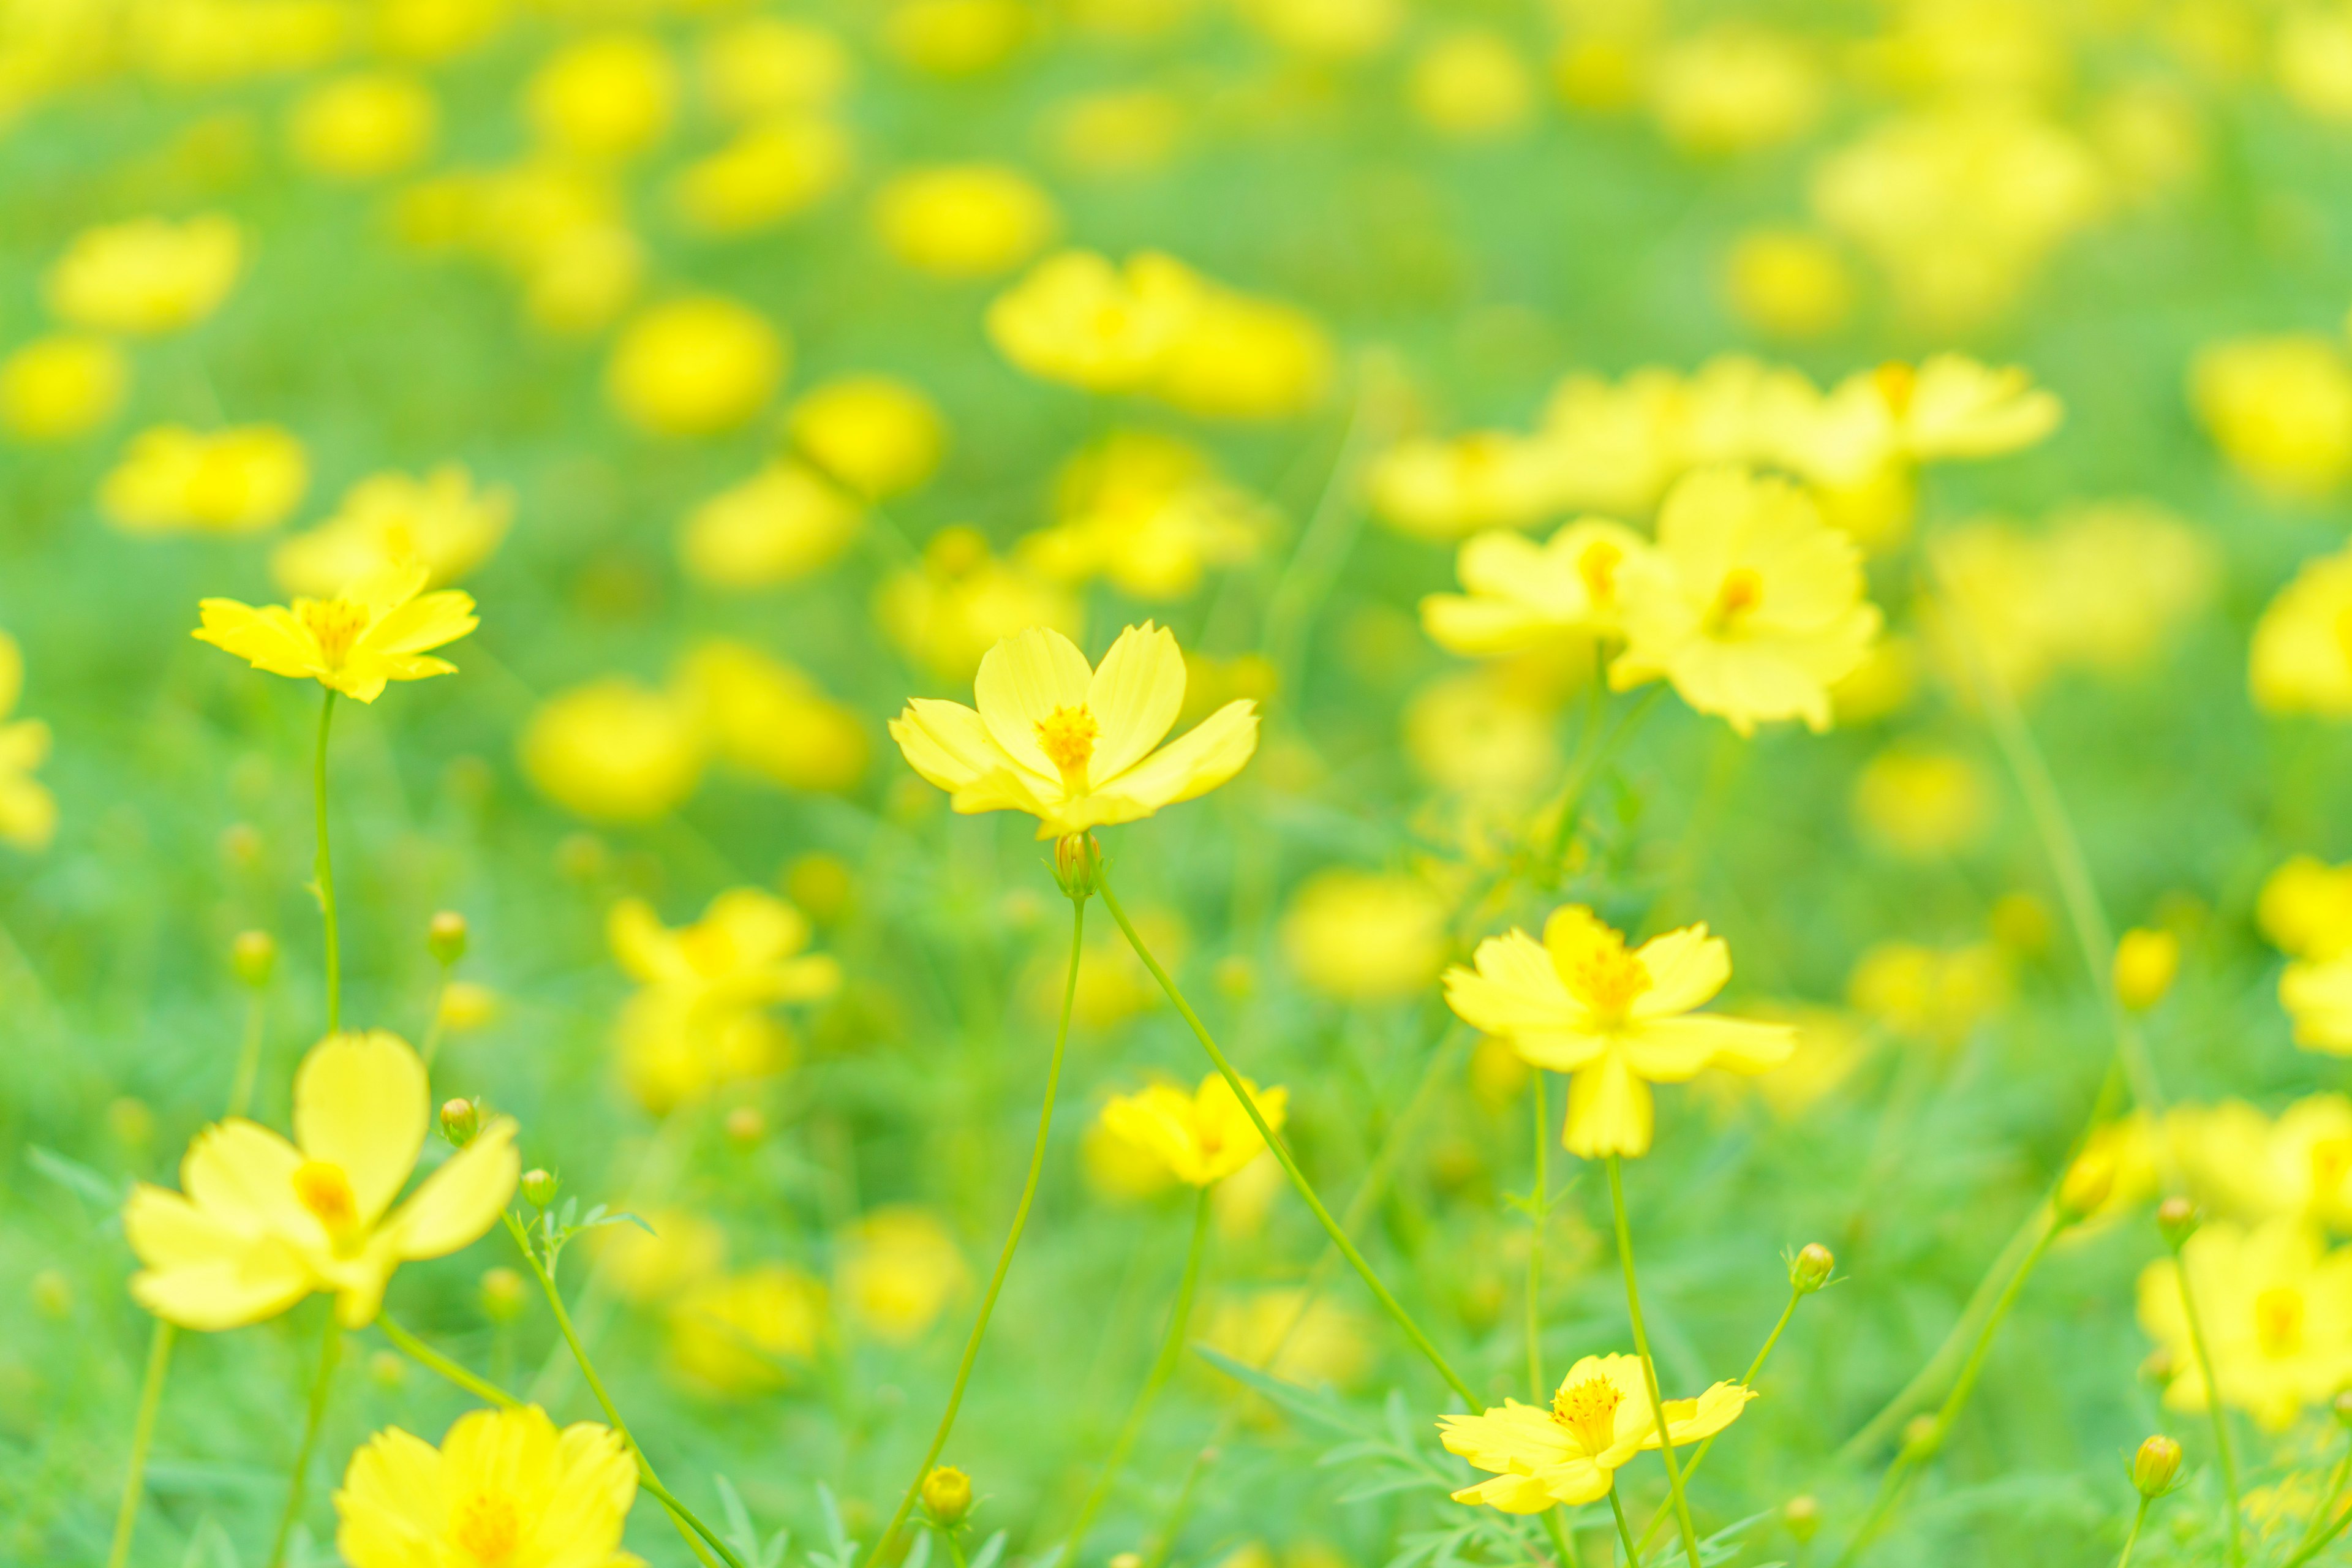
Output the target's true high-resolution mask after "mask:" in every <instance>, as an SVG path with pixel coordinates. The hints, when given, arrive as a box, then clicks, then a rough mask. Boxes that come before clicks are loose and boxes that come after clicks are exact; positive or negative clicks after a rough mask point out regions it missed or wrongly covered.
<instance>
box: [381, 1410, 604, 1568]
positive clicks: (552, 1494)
mask: <svg viewBox="0 0 2352 1568" xmlns="http://www.w3.org/2000/svg"><path fill="white" fill-rule="evenodd" d="M636 1495H637V1462H636V1459H635V1458H634V1457H633V1456H632V1455H631V1454H630V1452H629V1449H628V1445H627V1444H625V1443H624V1442H623V1441H622V1440H621V1438H620V1436H619V1435H618V1434H617V1433H615V1432H614V1431H613V1429H612V1428H611V1427H609V1426H596V1425H595V1424H593V1422H587V1421H583V1422H580V1423H579V1424H577V1425H576V1426H566V1427H564V1428H563V1429H562V1431H560V1432H559V1431H558V1430H556V1426H555V1423H554V1422H552V1421H551V1420H549V1419H548V1418H547V1412H546V1411H544V1410H541V1409H540V1408H539V1406H537V1405H530V1406H527V1407H525V1408H523V1409H520V1410H477V1411H475V1412H474V1413H473V1414H471V1415H460V1416H459V1417H457V1421H456V1422H455V1423H454V1424H453V1425H452V1426H450V1428H449V1435H448V1436H446V1437H445V1438H443V1439H442V1442H441V1447H438V1448H436V1447H433V1446H432V1445H431V1444H430V1443H427V1442H425V1440H424V1439H422V1438H420V1437H414V1436H410V1435H409V1434H407V1433H405V1432H404V1431H402V1430H401V1429H400V1428H399V1427H397V1426H394V1427H389V1428H387V1429H386V1430H384V1431H382V1432H379V1433H377V1434H376V1435H375V1436H373V1437H372V1438H370V1439H368V1441H367V1442H366V1444H364V1445H363V1446H362V1447H361V1448H360V1450H359V1452H357V1453H355V1454H353V1455H352V1463H351V1468H350V1469H348V1470H346V1471H345V1472H344V1473H343V1484H342V1487H341V1489H340V1490H338V1491H337V1492H336V1493H335V1513H336V1516H337V1518H339V1519H340V1520H341V1521H342V1522H341V1528H340V1529H338V1530H337V1531H336V1532H335V1549H336V1550H337V1551H338V1552H341V1553H342V1558H343V1561H344V1562H346V1563H350V1564H351V1565H352V1568H459V1565H461V1564H462V1565H464V1568H476V1565H480V1568H491V1565H495V1568H621V1565H622V1564H624V1563H635V1561H636V1559H635V1558H634V1557H631V1556H629V1555H628V1554H627V1553H625V1552H623V1551H622V1550H621V1527H622V1526H623V1524H625V1522H626V1521H627V1520H628V1517H629V1505H630V1504H631V1503H633V1502H635V1500H636Z"/></svg>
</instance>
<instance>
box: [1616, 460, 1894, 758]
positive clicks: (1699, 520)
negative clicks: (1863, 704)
mask: <svg viewBox="0 0 2352 1568" xmlns="http://www.w3.org/2000/svg"><path fill="white" fill-rule="evenodd" d="M1861 557H1862V552H1861V551H1860V550H1859V549H1857V548H1856V547H1855V545H1854V542H1853V540H1851V539H1850V538H1848V537H1847V536H1846V535H1844V534H1843V533H1841V532H1839V531H1837V530H1836V529H1833V528H1832V527H1830V526H1829V524H1827V523H1825V522H1823V521H1822V516H1821V512H1820V510H1819V509H1817V508H1816V507H1815V506H1814V505H1813V503H1812V502H1811V500H1809V499H1807V497H1806V495H1805V493H1804V492H1803V491H1802V490H1801V489H1797V488H1796V487H1795V486H1794V485H1791V484H1790V483H1789V482H1787V481H1786V480H1783V479H1762V478H1759V477H1757V476H1756V475H1754V474H1751V473H1749V472H1748V471H1747V470H1746V469H1744V468H1712V469H1702V470H1701V471H1699V472H1697V473H1695V474H1692V475H1691V476H1690V477H1689V478H1687V479H1684V480H1683V481H1682V482H1681V483H1679V484H1677V485H1676V486H1675V488H1674V489H1673V490H1672V491H1671V492H1669V493H1668V495H1667V497H1666V500H1665V507H1664V510H1663V511H1661V512H1660V513H1659V516H1658V544H1657V548H1656V550H1654V551H1653V552H1647V553H1644V554H1643V555H1641V556H1638V557H1635V558H1633V559H1631V560H1629V561H1628V562H1627V563H1626V567H1625V581H1624V589H1623V592H1624V602H1625V616H1624V619H1625V651H1624V652H1623V653H1622V654H1620V655H1619V656H1618V657H1617V659H1616V661H1615V662H1614V663H1612V665H1611V666H1610V667H1609V683H1610V684H1611V685H1612V686H1613V687H1615V688H1617V689H1620V690H1622V689H1625V688H1627V687H1630V686H1636V685H1639V684H1641V683H1642V682H1643V681H1645V680H1654V679H1657V678H1659V677H1661V676H1663V677H1664V678H1665V679H1667V680H1669V681H1671V682H1673V684H1674V688H1675V693H1676V694H1677V695H1679V696H1680V697H1681V698H1682V700H1684V701H1685V702H1687V703H1689V704H1690V705H1691V706H1692V707H1693V708H1696V709H1697V710H1699V711H1700V712H1702V713H1713V714H1716V715H1717V716H1718V717H1720V718H1722V719H1724V720H1726V721H1728V722H1729V723H1730V725H1731V727H1732V728H1733V729H1734V730H1737V731H1739V733H1741V734H1743V735H1747V734H1752V733H1753V732H1754V731H1755V728H1756V726H1757V724H1759V722H1768V721H1773V720H1779V719H1802V720H1803V721H1805V724H1806V726H1807V727H1808V728H1810V729H1811V730H1814V731H1822V730H1826V729H1828V728H1829V725H1830V718H1831V707H1830V688H1831V687H1832V685H1834V684H1836V683H1837V682H1838V681H1839V680H1840V679H1843V678H1844V677H1845V676H1847V675H1849V674H1851V673H1853V670H1854V669H1855V668H1857V667H1858V666H1859V665H1860V664H1861V663H1862V661H1863V658H1864V656H1865V655H1867V654H1868V652H1869V651H1870V645H1871V643H1872V642H1873V641H1874V639H1875V638H1876V637H1877V636H1878V628H1879V615H1878V609H1877V606H1875V605H1871V604H1869V603H1868V602H1866V601H1865V600H1864V598H1863V589H1864V583H1863V575H1862V558H1861Z"/></svg>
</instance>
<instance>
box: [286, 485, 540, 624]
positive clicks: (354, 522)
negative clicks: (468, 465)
mask: <svg viewBox="0 0 2352 1568" xmlns="http://www.w3.org/2000/svg"><path fill="white" fill-rule="evenodd" d="M512 521H514V492H513V491H512V490H509V489H507V488H506V487H505V486H503V485H498V486H492V487H491V488H489V489H477V488H476V486H475V484H474V477H473V476H472V475H471V474H469V473H467V471H466V470H465V468H462V467H460V466H458V465H457V464H456V463H445V464H443V465H442V466H441V467H439V468H436V469H434V470H433V471H432V472H431V473H430V474H427V475H425V476H424V477H423V478H421V479H420V478H415V477H413V476H411V475H408V474H396V473H394V474H374V475H372V476H370V477H369V478H367V479H362V480H361V481H360V482H359V483H357V484H355V485H353V486H352V488H351V489H348V490H346V491H344V492H343V500H342V505H341V506H340V507H338V508H337V509H336V510H335V515H334V516H332V517H331V518H329V519H328V520H327V521H324V522H322V523H320V525H319V526H318V527H316V528H314V529H312V530H310V531H309V532H308V533H298V534H296V535H295V536H294V537H293V538H291V539H289V540H287V541H286V542H283V543H281V544H280V545H278V548H277V549H275V550H273V551H271V552H270V554H269V574H270V575H271V576H272V577H274V578H276V579H277V580H278V586H279V587H280V588H283V589H285V590H286V591H287V592H288V593H289V594H312V595H329V594H332V593H334V592H335V590H336V589H338V588H340V587H341V586H342V585H343V584H346V583H352V582H357V581H358V580H359V579H361V578H362V577H365V576H367V575H369V574H372V573H375V572H380V571H383V570H384V569H385V568H387V567H390V566H393V565H394V564H396V563H405V562H408V561H410V560H415V561H421V562H423V563H425V570H426V572H427V574H429V577H428V580H429V581H430V582H431V583H432V584H434V585H435V586H438V585H440V584H445V583H454V582H456V581H457V579H458V578H460V577H463V576H464V575H466V574H467V573H468V572H471V571H473V570H474V568H476V567H477V566H479V565H480V564H481V563H483V562H485V561H487V560H488V559H489V557H490V552H492V551H494V550H496V549H497V548H498V547H499V542H500V541H502V540H504V539H505V538H506V534H507V528H508V526H509V524H510V523H511V522H512Z"/></svg>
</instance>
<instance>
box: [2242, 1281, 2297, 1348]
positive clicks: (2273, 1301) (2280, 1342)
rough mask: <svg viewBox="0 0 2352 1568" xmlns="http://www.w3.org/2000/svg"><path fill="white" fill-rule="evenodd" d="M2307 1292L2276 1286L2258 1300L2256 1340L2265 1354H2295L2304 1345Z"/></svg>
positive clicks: (2256, 1299) (2256, 1308) (2257, 1297)
mask: <svg viewBox="0 0 2352 1568" xmlns="http://www.w3.org/2000/svg"><path fill="white" fill-rule="evenodd" d="M2303 1320H2304V1303H2303V1292H2302V1291H2300V1290H2297V1289H2294V1288H2293V1287H2292V1286H2286V1285H2273V1286H2272V1287H2271V1288H2270V1289H2267V1290H2264V1291H2263V1292H2262V1294H2260V1295H2258V1296H2256V1297H2255V1298H2254V1341H2255V1342H2256V1343H2258V1344H2260V1345H2261V1346H2262V1348H2263V1354H2264V1355H2273V1356H2283V1355H2292V1354H2294V1352H2295V1351H2296V1350H2297V1349H2299V1348H2300V1347H2301V1346H2302V1344H2303Z"/></svg>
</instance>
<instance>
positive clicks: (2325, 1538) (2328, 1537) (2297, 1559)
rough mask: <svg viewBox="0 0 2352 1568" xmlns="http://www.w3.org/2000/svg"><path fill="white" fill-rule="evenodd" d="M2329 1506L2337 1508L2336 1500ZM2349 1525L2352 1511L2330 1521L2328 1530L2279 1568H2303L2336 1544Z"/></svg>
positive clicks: (2330, 1502) (2297, 1549) (2338, 1515)
mask: <svg viewBox="0 0 2352 1568" xmlns="http://www.w3.org/2000/svg"><path fill="white" fill-rule="evenodd" d="M2337 1490H2338V1491H2339V1492H2340V1491H2341V1490H2342V1488H2341V1487H2339V1488H2337ZM2328 1506H2329V1507H2331V1508H2333V1507H2334V1506H2335V1500H2334V1499H2330V1500H2329V1503H2328ZM2347 1524H2352V1510H2347V1511H2346V1512H2343V1513H2339V1514H2337V1515H2336V1517H2335V1519H2334V1520H2332V1521H2329V1523H2328V1525H2327V1528H2326V1530H2324V1531H2320V1533H2319V1534H2318V1535H2317V1536H2316V1537H2315V1538H2313V1539H2311V1540H2308V1541H2306V1542H2304V1544H2302V1545H2301V1546H2298V1547H2296V1548H2295V1551H2294V1556H2292V1557H2290V1558H2288V1559H2287V1560H2286V1561H2285V1562H2284V1563H2280V1564H2279V1568H2303V1564H2305V1563H2308V1562H2310V1561H2311V1560H2312V1559H2313V1558H2314V1557H2316V1556H2318V1555H2319V1553H2320V1552H2324V1551H2326V1549H2327V1547H2328V1545H2329V1543H2330V1542H2334V1541H2335V1539H2336V1537H2337V1536H2339V1535H2341V1534H2343V1533H2344V1527H2345V1526H2346V1525H2347Z"/></svg>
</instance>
